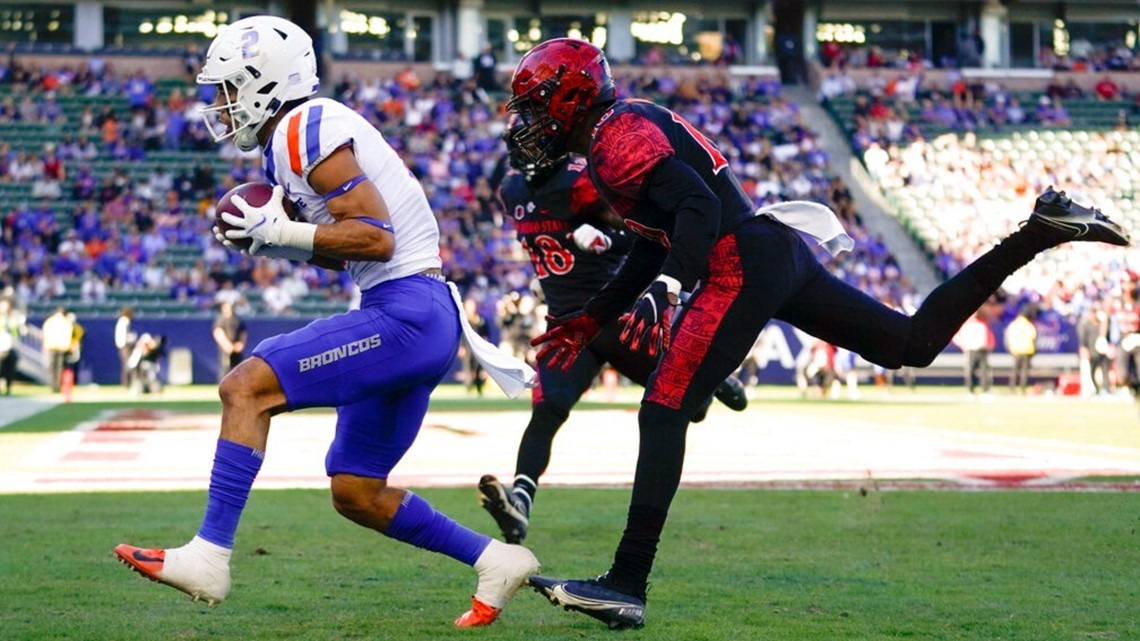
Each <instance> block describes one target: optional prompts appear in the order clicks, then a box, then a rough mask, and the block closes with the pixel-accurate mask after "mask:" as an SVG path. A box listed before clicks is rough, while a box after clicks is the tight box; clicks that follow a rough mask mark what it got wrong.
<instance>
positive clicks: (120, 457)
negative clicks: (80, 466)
mask: <svg viewBox="0 0 1140 641" xmlns="http://www.w3.org/2000/svg"><path fill="white" fill-rule="evenodd" d="M138 458H139V453H138V452H68V453H67V454H64V455H63V456H61V457H60V459H59V460H61V461H136V460H138Z"/></svg>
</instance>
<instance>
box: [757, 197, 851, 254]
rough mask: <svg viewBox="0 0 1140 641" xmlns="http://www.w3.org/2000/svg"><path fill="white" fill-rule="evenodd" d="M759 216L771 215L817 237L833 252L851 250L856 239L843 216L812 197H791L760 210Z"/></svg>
mask: <svg viewBox="0 0 1140 641" xmlns="http://www.w3.org/2000/svg"><path fill="white" fill-rule="evenodd" d="M756 215H757V216H767V217H769V218H771V219H772V220H775V221H777V222H780V223H783V224H785V225H787V226H788V227H791V228H792V229H794V230H796V231H798V232H800V233H801V234H806V235H808V236H810V237H811V238H812V239H814V240H815V241H816V242H817V243H819V244H820V245H823V247H824V249H826V250H827V251H828V252H830V253H831V255H832V256H838V255H839V253H840V252H845V251H850V250H851V248H852V247H854V246H855V241H854V240H852V239H851V237H850V236H848V235H847V232H846V231H844V230H843V224H842V223H840V222H839V217H838V216H836V215H835V212H833V211H831V209H829V208H827V207H824V206H823V205H821V204H819V203H813V202H811V201H808V200H790V201H788V202H786V203H776V204H774V205H768V206H766V207H761V208H760V209H758V210H756Z"/></svg>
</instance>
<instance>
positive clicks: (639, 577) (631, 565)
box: [610, 403, 689, 598]
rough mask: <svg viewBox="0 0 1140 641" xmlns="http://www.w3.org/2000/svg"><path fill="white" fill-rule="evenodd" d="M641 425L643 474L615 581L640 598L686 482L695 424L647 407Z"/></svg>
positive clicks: (643, 408)
mask: <svg viewBox="0 0 1140 641" xmlns="http://www.w3.org/2000/svg"><path fill="white" fill-rule="evenodd" d="M638 424H639V427H640V430H641V437H640V438H641V443H640V447H639V450H638V455H637V473H636V475H635V476H634V480H633V493H632V497H631V499H630V506H629V516H628V517H627V520H626V527H625V533H624V534H622V537H621V543H619V544H618V548H617V552H616V553H615V554H614V564H613V567H612V568H611V569H610V576H611V577H612V578H613V579H614V581H616V582H617V583H619V584H626V585H628V586H632V587H633V588H634V589H636V590H640V591H641V592H642V594H639V595H638V596H641V597H642V598H644V594H643V593H644V586H645V584H646V582H647V581H648V580H649V572H650V571H651V570H652V569H653V560H654V558H655V557H656V556H657V543H658V541H660V540H661V531H662V530H663V529H664V528H665V519H666V517H667V516H668V514H669V505H670V504H671V503H672V502H673V495H674V494H676V492H677V486H678V484H680V482H681V469H682V466H683V463H684V460H685V433H686V431H687V430H688V426H689V421H688V420H687V419H686V418H685V417H684V416H683V415H682V414H681V413H680V412H679V411H677V410H672V409H669V408H667V407H664V406H662V405H658V404H656V403H642V405H641V412H640V413H639V414H638Z"/></svg>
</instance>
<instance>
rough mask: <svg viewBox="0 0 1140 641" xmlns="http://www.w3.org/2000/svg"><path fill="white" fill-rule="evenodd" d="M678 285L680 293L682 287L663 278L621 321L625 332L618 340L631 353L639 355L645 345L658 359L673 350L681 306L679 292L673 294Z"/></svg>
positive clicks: (643, 295) (642, 296)
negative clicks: (672, 335) (675, 315)
mask: <svg viewBox="0 0 1140 641" xmlns="http://www.w3.org/2000/svg"><path fill="white" fill-rule="evenodd" d="M670 281H672V282H670ZM674 284H675V288H676V290H677V291H679V290H680V284H679V283H677V281H675V280H673V279H671V278H668V277H665V276H663V277H661V278H658V279H657V280H655V281H653V284H652V285H650V286H649V289H647V290H645V293H644V294H642V295H641V298H639V299H638V301H637V303H636V304H634V306H633V309H631V310H630V311H629V313H627V314H625V315H624V316H622V317H621V318H620V319H619V322H621V324H622V328H621V334H620V335H619V336H618V338H619V339H620V340H621V342H623V343H625V344H626V345H628V346H629V348H630V349H631V350H633V351H635V352H636V351H638V350H640V349H641V347H642V345H643V344H644V345H645V349H646V351H648V352H649V355H650V356H656V355H658V354H660V353H662V352H664V351H665V350H667V349H669V338H670V329H671V328H672V326H673V311H674V309H675V308H676V307H677V305H678V304H679V302H680V301H679V299H678V298H677V292H676V291H670V290H672V289H674V287H671V286H670V285H674Z"/></svg>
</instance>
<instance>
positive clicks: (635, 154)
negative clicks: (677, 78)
mask: <svg viewBox="0 0 1140 641" xmlns="http://www.w3.org/2000/svg"><path fill="white" fill-rule="evenodd" d="M511 90H512V93H513V96H512V98H511V100H510V102H508V104H507V109H508V111H510V112H511V113H513V114H516V115H517V116H518V117H519V118H520V120H521V122H522V124H523V126H524V128H525V129H524V131H522V132H520V133H519V134H518V135H517V136H516V139H517V142H518V144H519V148H520V151H521V153H523V154H524V155H525V156H526V157H527V160H528V161H529V162H531V163H534V164H535V165H537V166H541V165H543V164H544V163H551V162H556V161H557V160H558V159H560V158H562V157H563V156H565V155H566V154H567V153H579V154H586V155H587V162H588V167H589V171H590V175H591V178H592V179H593V182H594V185H595V186H596V187H597V189H598V191H599V192H600V193H601V194H602V196H603V197H604V198H605V199H606V201H607V202H608V203H609V204H610V206H611V207H612V208H613V209H614V211H616V212H617V213H618V214H619V215H620V216H621V217H622V218H623V219H624V220H625V224H626V227H627V228H628V229H630V230H631V231H633V232H634V233H636V234H637V235H638V238H637V240H635V242H634V244H633V247H632V248H631V249H630V253H629V255H628V257H627V258H626V260H625V263H624V264H623V266H622V268H621V270H620V271H619V272H618V274H617V275H615V276H614V278H613V279H612V280H611V281H610V283H609V284H608V285H606V287H605V288H603V289H602V290H601V291H600V292H598V293H597V294H596V295H595V296H593V297H592V298H591V299H590V300H589V301H588V302H587V303H586V304H585V305H584V306H583V308H582V309H581V310H579V311H576V312H574V313H571V314H567V315H564V316H561V317H559V318H557V319H555V320H554V321H552V322H551V323H550V328H549V330H548V331H547V332H546V333H545V334H543V335H542V336H539V337H538V338H536V339H535V340H534V341H533V344H535V345H541V346H542V348H541V350H540V351H539V355H538V357H539V360H541V361H543V362H545V363H548V364H558V363H561V364H564V365H565V364H569V363H573V361H574V359H575V358H576V356H577V355H578V354H579V353H580V352H581V351H582V350H583V349H584V348H585V346H586V345H588V344H589V343H590V342H591V341H592V340H594V338H595V337H596V336H597V335H598V333H599V331H600V330H601V328H602V327H604V326H605V325H606V324H608V323H611V322H612V321H613V320H614V319H616V318H618V317H619V316H620V317H621V318H622V320H621V322H622V332H621V335H620V337H621V339H622V340H624V341H628V342H629V344H630V346H631V347H633V348H634V349H638V348H644V349H647V350H650V351H662V352H663V356H662V358H661V361H660V364H659V365H658V368H657V370H655V371H654V373H653V375H652V376H651V378H650V380H649V383H648V384H647V385H646V387H645V395H644V397H643V401H642V405H641V410H640V412H639V414H638V423H639V425H640V430H641V438H640V446H639V452H638V462H637V471H636V474H635V477H634V484H633V492H632V497H631V501H630V508H629V513H628V517H627V522H626V528H625V532H624V533H623V535H622V538H621V542H620V543H619V544H618V547H617V551H616V553H615V555H614V562H613V565H612V566H611V567H610V570H609V571H608V572H606V573H605V574H604V575H602V576H600V577H599V578H597V579H590V580H563V579H551V578H546V577H532V579H531V584H532V585H533V586H534V587H535V588H536V589H538V590H539V591H540V592H542V593H543V594H545V595H546V596H547V597H548V598H550V600H551V601H553V602H554V603H556V604H560V605H563V606H566V607H567V608H568V609H573V610H577V611H580V612H583V613H585V614H588V615H590V616H592V617H594V618H597V619H600V620H602V621H604V622H606V623H608V624H609V625H610V626H611V627H635V626H640V625H642V624H643V623H644V617H645V588H646V584H647V579H648V576H649V572H650V570H651V568H652V565H653V560H654V557H655V556H656V553H657V544H658V541H659V540H660V536H661V531H662V529H663V528H664V526H665V519H666V515H667V513H668V509H669V504H670V503H671V502H672V500H673V495H674V494H675V493H676V490H677V486H678V484H679V482H680V478H681V466H682V462H683V459H684V455H685V434H686V430H687V427H688V423H689V419H690V418H691V417H692V416H693V414H694V413H695V411H696V409H697V407H698V406H699V404H700V402H702V400H703V399H705V398H707V397H708V395H709V394H710V393H711V392H712V390H713V389H715V387H716V385H717V384H719V382H720V381H722V380H724V377H725V376H727V375H728V373H730V372H732V371H733V370H734V369H735V368H736V367H737V366H738V365H739V364H740V362H741V361H742V360H743V359H744V357H745V355H747V353H748V350H749V349H751V347H752V345H753V343H754V342H755V339H756V337H757V336H758V335H759V333H760V331H761V330H762V329H763V328H764V325H765V324H766V323H767V322H768V320H769V319H771V318H778V319H781V320H784V321H786V322H788V323H790V324H792V325H793V326H795V327H798V328H800V329H802V330H804V331H806V332H808V333H809V334H811V335H813V336H816V337H818V338H819V339H821V340H824V341H827V342H828V343H831V344H833V345H837V346H839V347H843V348H845V349H848V350H850V351H852V352H855V353H858V354H861V355H862V356H863V357H864V358H866V359H867V360H869V361H871V362H872V363H875V364H878V365H881V366H884V367H887V368H891V369H895V368H898V367H901V366H916V367H924V366H926V365H928V364H930V362H931V361H932V360H933V359H934V357H935V356H937V355H938V353H939V352H941V351H942V349H943V348H944V347H945V346H946V343H947V342H948V341H949V340H950V338H951V337H952V336H953V335H954V334H955V332H956V331H957V330H958V328H959V327H960V326H961V325H962V323H963V322H964V321H965V320H966V319H967V318H968V317H969V316H970V315H971V314H973V313H974V310H976V309H977V308H978V307H979V306H980V305H981V304H982V303H983V302H985V300H986V299H987V298H988V297H989V296H990V295H991V294H992V293H993V292H994V291H996V290H997V289H998V287H1000V286H1001V284H1002V282H1003V281H1004V280H1005V279H1006V277H1007V276H1008V275H1010V274H1011V273H1013V272H1014V271H1015V270H1017V269H1018V268H1020V267H1021V266H1022V265H1024V264H1026V263H1027V262H1029V261H1030V260H1031V259H1033V257H1034V256H1036V255H1037V254H1038V253H1040V252H1042V251H1044V250H1046V249H1049V248H1051V247H1054V246H1056V245H1060V244H1062V243H1065V242H1068V241H1100V242H1106V243H1109V244H1114V245H1127V244H1128V236H1127V234H1126V233H1125V232H1124V230H1123V229H1122V228H1121V227H1120V226H1118V225H1116V224H1115V223H1113V222H1112V221H1111V220H1109V219H1108V218H1107V217H1105V216H1104V214H1102V213H1101V212H1100V211H1098V210H1095V209H1090V208H1086V207H1083V206H1081V205H1078V204H1076V203H1073V202H1072V201H1071V200H1070V199H1069V198H1068V197H1067V196H1065V194H1064V192H1060V193H1058V192H1055V191H1053V190H1052V188H1050V189H1049V190H1047V191H1046V192H1045V193H1043V194H1041V195H1040V196H1039V197H1038V199H1037V202H1036V204H1035V207H1034V209H1033V211H1032V213H1031V214H1030V215H1029V217H1028V220H1027V221H1026V222H1025V223H1024V224H1023V225H1022V227H1021V229H1020V230H1018V231H1016V232H1014V233H1013V234H1011V235H1010V236H1008V237H1007V238H1005V239H1003V240H1002V241H1001V242H1000V243H999V244H998V245H997V246H996V247H994V248H993V249H991V250H990V251H989V252H987V253H986V254H984V255H982V256H980V257H979V258H978V259H977V260H976V261H974V262H973V263H972V264H970V265H968V266H967V267H966V268H965V269H963V270H962V271H961V272H960V273H958V274H957V275H956V276H954V277H953V278H951V279H950V280H948V281H947V282H945V283H943V284H942V285H941V286H939V287H938V288H936V289H935V290H934V291H933V292H931V293H930V295H929V296H927V298H926V300H925V302H924V303H923V304H922V306H921V307H920V308H919V309H918V310H917V311H916V312H915V313H914V314H913V315H912V316H907V315H905V314H902V313H899V312H897V311H895V310H893V309H890V308H889V307H886V306H885V305H883V304H881V303H879V302H878V301H876V300H874V299H873V298H871V297H870V296H868V295H866V294H864V293H863V292H861V291H859V290H858V289H856V288H854V287H852V286H850V285H847V284H846V283H844V282H843V281H841V280H839V279H838V278H836V277H835V276H833V275H832V274H830V273H829V272H828V271H827V269H825V268H824V267H823V265H821V264H820V263H819V261H818V260H816V258H815V256H814V255H813V253H812V251H811V250H810V248H809V246H808V245H807V243H805V242H804V240H803V239H802V238H801V236H800V235H799V233H798V232H815V231H819V229H820V228H821V227H828V226H829V223H831V222H835V221H834V215H833V214H830V213H827V212H826V211H825V212H824V214H826V217H827V220H822V219H819V218H818V217H801V218H800V220H799V221H797V226H796V227H795V229H793V228H792V227H791V226H789V225H787V224H784V223H781V222H778V221H777V220H776V218H775V217H773V216H771V215H767V213H765V212H764V210H761V213H765V215H757V213H758V212H757V211H756V210H755V208H754V207H753V205H752V202H751V200H750V199H749V198H748V196H747V195H746V194H745V193H744V191H743V190H742V189H741V187H740V183H739V182H738V181H737V179H736V177H735V176H734V175H733V172H732V169H731V168H730V167H729V166H728V162H727V160H726V159H725V157H724V156H723V155H722V154H721V152H720V151H719V150H718V149H717V148H716V146H715V145H714V144H713V143H712V142H711V141H709V139H708V138H706V137H705V136H704V135H703V134H702V133H701V132H700V131H698V130H697V129H696V128H695V127H693V126H692V125H691V124H689V123H688V122H686V121H685V119H684V118H682V117H681V116H679V115H677V114H675V113H673V112H672V111H669V110H668V109H665V108H662V107H658V106H656V105H654V104H652V103H650V102H647V101H642V100H618V99H617V96H616V95H615V89H614V83H613V79H612V77H611V75H610V70H609V65H608V64H607V62H606V59H605V56H604V55H603V54H602V52H601V51H600V50H599V49H598V48H597V47H595V46H593V45H592V44H590V43H588V42H585V41H582V40H574V39H569V38H560V39H555V40H550V41H547V42H544V43H542V44H539V45H538V46H536V47H535V48H534V49H532V50H531V51H530V52H529V53H527V55H525V56H524V57H523V59H522V60H521V61H519V64H518V67H517V68H516V70H515V74H514V77H513V79H512V81H511ZM786 222H787V221H786ZM835 224H838V223H837V222H835ZM813 235H816V236H817V237H821V236H819V234H815V233H813ZM698 281H700V287H699V288H698V289H697V290H696V291H695V293H694V294H693V297H692V299H691V300H690V301H689V304H688V305H687V306H686V307H685V309H684V311H683V312H682V313H681V319H680V321H679V322H678V324H677V326H676V328H675V329H674V330H673V332H672V333H673V334H675V336H674V337H673V339H672V341H670V328H671V317H672V315H673V310H674V308H675V307H676V306H677V303H678V294H679V292H680V291H681V290H684V289H690V288H692V287H693V286H694V285H695V284H696V283H697V282H698ZM623 314H624V315H623Z"/></svg>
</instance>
